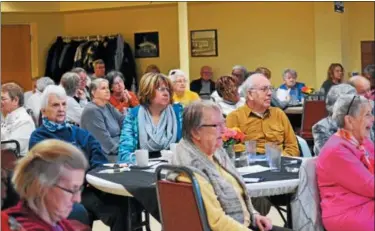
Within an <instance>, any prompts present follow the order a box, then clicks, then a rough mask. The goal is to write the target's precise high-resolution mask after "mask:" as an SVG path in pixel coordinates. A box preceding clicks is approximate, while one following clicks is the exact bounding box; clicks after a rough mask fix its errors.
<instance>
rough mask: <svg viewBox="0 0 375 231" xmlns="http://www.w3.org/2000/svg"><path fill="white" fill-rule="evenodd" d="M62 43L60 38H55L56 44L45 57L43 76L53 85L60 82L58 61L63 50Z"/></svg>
mask: <svg viewBox="0 0 375 231" xmlns="http://www.w3.org/2000/svg"><path fill="white" fill-rule="evenodd" d="M64 45H65V43H64V41H63V39H62V37H60V36H59V37H57V39H56V42H55V43H54V44H53V45H52V46H51V48H50V49H49V51H48V55H47V62H46V70H45V72H44V75H45V76H48V77H50V78H52V79H53V80H54V81H55V83H59V82H60V78H61V73H60V71H59V69H60V68H59V59H60V55H61V52H62V50H63V49H64Z"/></svg>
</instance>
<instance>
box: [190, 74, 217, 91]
mask: <svg viewBox="0 0 375 231" xmlns="http://www.w3.org/2000/svg"><path fill="white" fill-rule="evenodd" d="M209 81H210V83H211V84H210V85H211V86H210V94H212V92H214V91H215V82H214V81H212V80H211V79H210V80H209ZM201 89H202V78H200V79H196V80H193V81H192V82H191V83H190V90H191V91H194V92H196V93H197V94H198V95H199V93H200V92H201Z"/></svg>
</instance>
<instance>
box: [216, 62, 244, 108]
mask: <svg viewBox="0 0 375 231" xmlns="http://www.w3.org/2000/svg"><path fill="white" fill-rule="evenodd" d="M248 74H249V73H248V72H247V69H246V68H245V67H244V66H241V65H236V66H234V67H233V69H232V74H231V75H232V76H233V77H234V78H235V79H236V85H237V86H238V93H239V95H240V96H241V97H243V96H242V95H241V94H242V84H243V82H244V80H245V79H246V78H247V77H248ZM215 87H216V86H215ZM211 99H212V100H213V101H214V102H216V103H219V102H221V101H222V100H223V98H222V97H221V96H220V95H219V94H218V92H217V90H216V91H214V92H213V93H212V94H211Z"/></svg>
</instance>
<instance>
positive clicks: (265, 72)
mask: <svg viewBox="0 0 375 231" xmlns="http://www.w3.org/2000/svg"><path fill="white" fill-rule="evenodd" d="M255 72H258V73H261V74H263V75H265V76H266V77H267V79H271V71H270V70H269V69H268V68H267V67H258V68H257V69H255Z"/></svg>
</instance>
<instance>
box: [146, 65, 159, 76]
mask: <svg viewBox="0 0 375 231" xmlns="http://www.w3.org/2000/svg"><path fill="white" fill-rule="evenodd" d="M147 73H161V72H160V69H159V67H158V66H156V65H155V64H150V65H148V66H147V67H146V70H145V74H147Z"/></svg>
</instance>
